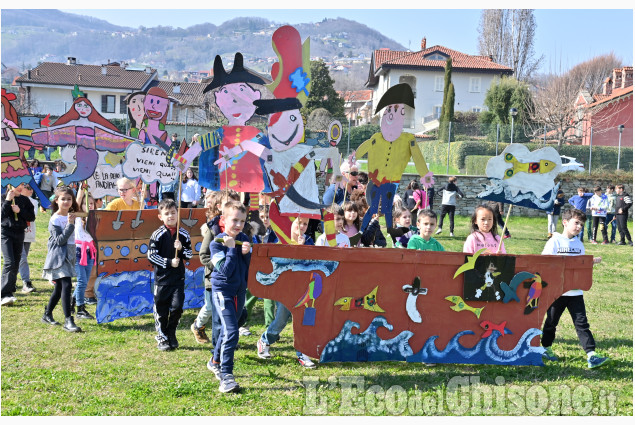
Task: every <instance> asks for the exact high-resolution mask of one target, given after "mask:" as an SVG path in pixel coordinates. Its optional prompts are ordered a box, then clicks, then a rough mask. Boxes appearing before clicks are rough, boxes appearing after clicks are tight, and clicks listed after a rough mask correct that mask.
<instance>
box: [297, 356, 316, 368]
mask: <svg viewBox="0 0 635 425" xmlns="http://www.w3.org/2000/svg"><path fill="white" fill-rule="evenodd" d="M298 363H300V366H302V367H305V368H307V369H315V363H313V361H312V360H311V359H310V358H309V356H307V355H306V354H300V355H299V356H298Z"/></svg>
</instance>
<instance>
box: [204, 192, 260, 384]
mask: <svg viewBox="0 0 635 425" xmlns="http://www.w3.org/2000/svg"><path fill="white" fill-rule="evenodd" d="M222 217H223V218H224V221H225V231H224V232H223V233H220V234H218V235H216V239H214V240H212V243H211V244H210V251H211V257H212V260H211V262H212V265H213V270H212V275H211V278H210V280H211V282H212V301H213V303H214V308H215V309H216V311H217V312H218V315H219V317H220V321H221V329H220V334H219V336H218V342H217V344H216V346H215V347H214V355H213V356H212V358H211V359H210V360H209V362H208V363H207V368H208V369H209V370H211V371H212V372H214V375H215V376H216V378H217V379H219V380H220V381H221V382H220V386H219V388H218V390H219V391H220V392H222V393H228V392H237V391H239V390H240V386H239V385H238V383H237V382H236V380H235V379H234V375H233V372H234V351H235V350H236V345H238V336H239V332H238V318H239V314H240V313H242V311H243V307H244V305H245V294H246V291H247V277H248V275H249V261H250V260H251V244H250V243H249V237H248V236H247V235H245V234H244V233H242V230H243V227H244V226H245V220H246V219H247V209H246V208H245V206H244V205H243V204H241V203H240V202H236V201H229V202H227V203H226V204H225V205H224V206H223V215H222Z"/></svg>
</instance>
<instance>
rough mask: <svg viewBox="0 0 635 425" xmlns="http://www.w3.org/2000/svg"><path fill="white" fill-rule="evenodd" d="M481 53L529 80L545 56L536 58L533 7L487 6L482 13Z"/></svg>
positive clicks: (515, 74) (519, 77)
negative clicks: (491, 7) (504, 7)
mask: <svg viewBox="0 0 635 425" xmlns="http://www.w3.org/2000/svg"><path fill="white" fill-rule="evenodd" d="M478 31H479V37H478V45H479V54H481V55H483V56H490V57H491V58H492V60H493V61H494V62H496V63H500V64H501V65H505V66H508V67H510V68H512V69H513V71H514V77H516V78H517V79H518V80H527V79H528V78H529V77H531V76H532V75H533V73H534V72H535V71H536V70H537V69H538V66H539V65H540V62H541V61H542V59H543V57H544V56H540V57H539V58H537V59H536V58H535V57H534V55H535V52H534V38H535V36H536V18H535V17H534V11H533V10H532V9H487V10H483V11H482V12H481V22H480V25H479V29H478Z"/></svg>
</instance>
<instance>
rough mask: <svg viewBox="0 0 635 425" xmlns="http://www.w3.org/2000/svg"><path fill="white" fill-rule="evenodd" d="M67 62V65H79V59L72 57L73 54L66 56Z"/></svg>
mask: <svg viewBox="0 0 635 425" xmlns="http://www.w3.org/2000/svg"><path fill="white" fill-rule="evenodd" d="M66 64H67V65H77V59H76V58H74V57H72V56H68V57H67V58H66Z"/></svg>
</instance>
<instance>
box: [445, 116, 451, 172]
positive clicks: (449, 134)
mask: <svg viewBox="0 0 635 425" xmlns="http://www.w3.org/2000/svg"><path fill="white" fill-rule="evenodd" d="M451 139H452V121H450V122H449V123H448V165H447V168H446V174H448V175H449V174H450V140H451Z"/></svg>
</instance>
